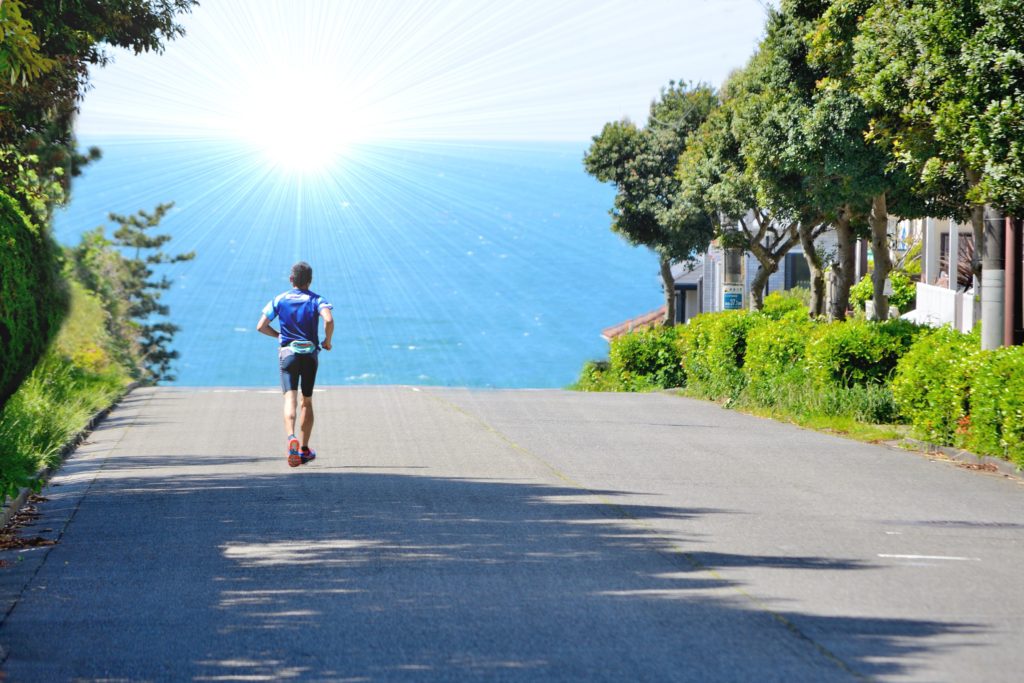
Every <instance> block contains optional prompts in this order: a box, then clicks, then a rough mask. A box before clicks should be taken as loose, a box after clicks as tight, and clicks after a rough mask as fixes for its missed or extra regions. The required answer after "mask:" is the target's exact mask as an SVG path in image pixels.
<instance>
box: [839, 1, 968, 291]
mask: <svg viewBox="0 0 1024 683" xmlns="http://www.w3.org/2000/svg"><path fill="white" fill-rule="evenodd" d="M977 5H978V3H977V2H975V1H974V0H970V1H962V0H955V1H952V2H951V1H948V0H941V1H939V2H935V1H932V2H916V1H911V0H880V1H876V2H874V3H872V4H871V5H870V6H869V7H867V8H866V11H865V12H864V19H863V21H861V22H860V24H859V26H858V33H857V35H856V36H855V37H854V39H853V41H852V44H853V46H854V52H853V62H852V66H851V73H852V76H853V82H854V84H855V87H856V88H857V93H858V95H859V96H860V97H861V99H862V100H864V102H865V103H866V104H867V105H868V106H869V107H871V108H872V109H873V110H874V111H875V112H876V115H875V117H874V120H873V122H872V124H871V128H870V132H869V137H870V138H871V139H872V140H873V141H874V142H876V143H877V144H878V145H879V146H880V147H881V148H883V149H885V150H886V151H887V153H889V154H890V155H891V158H892V159H893V161H894V163H896V164H899V165H901V166H903V167H904V168H905V169H906V170H907V171H908V172H909V173H910V174H911V175H912V177H913V178H914V179H915V182H916V183H917V189H918V191H919V192H921V193H923V194H925V195H927V197H928V213H929V214H930V215H933V216H936V217H946V218H951V219H954V220H957V221H970V223H971V227H972V231H973V234H974V240H975V244H976V245H978V246H979V247H980V245H981V244H982V243H983V240H984V201H983V200H982V198H981V192H980V188H979V186H980V184H981V182H982V178H983V176H984V163H983V162H982V161H980V160H979V159H972V156H971V154H970V152H969V144H968V139H969V138H970V137H971V128H972V125H973V122H972V117H971V116H970V115H969V111H970V109H971V103H970V100H971V98H972V95H971V90H972V86H971V84H970V81H971V78H970V74H969V71H970V69H971V66H970V65H969V64H968V63H966V61H965V60H964V59H963V55H962V52H963V46H964V45H965V44H966V43H967V42H968V41H969V40H970V38H971V35H972V34H973V33H974V32H976V30H977V28H978V26H979V23H980V21H981V14H980V12H978V8H977ZM981 251H982V250H981V249H980V248H979V249H976V250H975V251H974V257H973V258H972V269H973V271H974V275H975V278H976V280H977V282H978V285H979V286H980V282H981ZM976 293H979V294H980V292H976Z"/></svg>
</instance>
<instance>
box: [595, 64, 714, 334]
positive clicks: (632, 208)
mask: <svg viewBox="0 0 1024 683" xmlns="http://www.w3.org/2000/svg"><path fill="white" fill-rule="evenodd" d="M716 101H717V96H716V94H715V92H714V90H713V89H712V88H711V87H710V86H707V85H704V84H697V85H691V84H687V83H683V82H679V83H676V82H674V81H673V82H670V83H669V87H668V88H665V89H663V90H662V91H661V97H660V98H659V99H658V100H655V101H654V102H652V103H651V109H650V115H649V117H648V120H647V126H646V127H644V128H638V127H637V126H636V125H635V124H633V123H632V122H630V121H628V120H622V121H616V122H612V123H607V124H605V126H604V128H603V129H602V131H601V133H600V134H599V135H596V136H594V138H593V142H592V143H591V145H590V148H589V149H588V150H587V152H586V154H585V155H584V158H583V164H584V168H585V169H586V171H587V173H589V174H590V175H592V176H594V177H595V178H597V179H598V180H600V181H602V182H610V183H613V184H614V185H615V187H616V190H617V193H616V195H615V200H614V204H613V208H612V209H611V211H609V213H610V215H611V217H612V230H613V231H615V232H617V233H619V234H620V235H622V236H623V237H624V238H625V239H626V240H628V241H629V242H630V243H631V244H635V245H643V246H646V247H649V248H650V249H652V250H654V251H655V252H656V253H657V254H658V257H659V262H660V271H661V277H662V282H663V287H664V291H665V307H666V314H665V323H666V324H667V325H672V324H674V322H675V282H674V280H673V278H672V268H671V264H672V262H673V261H689V260H691V259H693V257H694V255H695V254H696V253H697V252H699V251H702V250H703V249H705V248H706V247H707V245H708V243H709V242H710V241H711V236H712V231H713V226H712V224H711V221H710V220H709V219H708V217H707V215H706V214H705V213H703V212H701V211H699V210H697V209H696V207H695V206H694V205H693V204H691V203H688V202H685V201H680V199H679V181H678V179H677V178H676V174H675V169H676V165H677V163H678V160H679V155H680V153H682V151H683V149H684V148H685V146H686V141H687V139H688V138H689V136H690V135H691V134H692V133H693V131H695V130H696V129H697V128H698V126H700V124H701V123H702V122H703V121H704V119H705V118H706V117H707V115H708V113H709V112H710V111H711V109H712V108H713V107H714V105H715V102H716Z"/></svg>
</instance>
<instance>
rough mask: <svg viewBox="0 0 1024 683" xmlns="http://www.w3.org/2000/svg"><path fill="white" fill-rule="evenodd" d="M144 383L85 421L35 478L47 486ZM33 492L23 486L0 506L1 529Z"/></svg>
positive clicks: (126, 390) (135, 386)
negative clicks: (125, 399) (111, 413)
mask: <svg viewBox="0 0 1024 683" xmlns="http://www.w3.org/2000/svg"><path fill="white" fill-rule="evenodd" d="M142 385H143V383H142V382H132V383H131V384H129V385H128V386H127V387H125V389H124V391H123V392H121V394H120V395H119V396H118V397H117V398H115V399H114V401H113V402H112V403H111V404H110V405H109V406H107V407H106V408H103V409H102V410H99V411H97V412H96V413H94V414H93V416H92V417H90V418H89V421H88V422H86V423H85V426H84V427H83V428H82V429H81V430H80V431H79V432H78V433H77V434H75V435H74V436H72V437H71V438H70V439H69V440H68V442H67V443H65V444H64V447H63V448H61V449H60V454H59V455H58V456H57V462H56V463H54V464H53V465H50V466H49V467H44V468H43V469H41V470H39V471H38V472H36V477H35V478H36V479H37V480H39V481H41V482H42V483H43V485H44V486H45V485H46V482H48V481H49V480H50V477H52V476H53V475H54V474H56V473H57V471H58V470H59V469H60V467H61V465H63V464H64V460H65V459H66V458H67V457H68V456H69V455H71V454H72V453H74V452H75V449H77V448H78V447H79V446H80V445H82V442H83V441H85V440H86V438H88V436H89V435H90V434H91V433H92V431H93V430H94V429H96V426H97V425H98V424H99V423H100V422H101V421H102V420H103V418H105V417H106V416H107V415H109V414H110V411H111V410H113V409H114V408H116V407H117V404H118V403H120V402H121V401H123V400H124V398H125V397H126V396H127V395H128V394H130V393H132V392H133V391H135V390H136V389H138V388H139V387H140V386H142ZM31 493H32V489H31V488H30V487H28V486H25V487H22V489H21V490H20V491H18V495H16V496H15V497H14V498H11V499H10V500H8V501H7V502H5V503H4V504H3V506H2V507H0V529H2V528H4V527H6V526H7V524H8V523H9V522H10V521H11V518H12V517H14V515H16V514H17V513H18V511H19V510H21V506H23V505H24V504H25V501H26V500H28V497H29V495H30V494H31Z"/></svg>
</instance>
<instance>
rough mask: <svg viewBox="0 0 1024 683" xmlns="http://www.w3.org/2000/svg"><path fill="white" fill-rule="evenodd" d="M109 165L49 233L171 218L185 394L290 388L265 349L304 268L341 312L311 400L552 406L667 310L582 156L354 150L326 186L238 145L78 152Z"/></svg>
mask: <svg viewBox="0 0 1024 683" xmlns="http://www.w3.org/2000/svg"><path fill="white" fill-rule="evenodd" d="M80 142H81V144H82V145H83V146H88V145H97V146H99V147H100V148H101V149H102V150H103V154H104V156H103V159H102V160H100V161H98V162H95V163H94V164H92V165H90V166H88V167H87V168H86V169H85V172H84V173H83V175H82V176H80V177H79V178H77V179H76V180H75V184H74V187H73V194H72V199H71V202H70V204H69V205H68V207H67V208H65V209H63V210H61V211H60V212H59V214H58V215H57V216H56V220H55V234H56V236H57V239H58V240H59V241H61V242H62V243H65V244H74V243H76V242H77V241H78V239H79V236H80V235H81V234H82V233H83V232H85V231H87V230H90V229H92V228H95V227H97V226H99V225H106V226H107V233H108V235H109V234H110V233H112V232H113V225H112V224H111V223H110V221H109V220H108V219H107V214H108V212H112V211H113V212H117V213H121V214H130V213H134V212H135V211H138V210H139V209H145V210H152V209H153V208H154V207H155V206H156V204H158V203H160V202H168V201H174V202H175V207H174V209H173V210H172V211H171V213H169V214H168V215H167V216H166V217H165V219H164V221H163V222H162V223H161V225H160V228H159V231H160V232H166V233H168V234H170V235H172V236H173V239H172V240H171V241H170V242H169V243H168V244H167V246H166V247H165V250H166V251H168V252H170V253H178V252H187V251H192V250H194V251H195V252H196V253H197V256H196V258H195V260H193V261H187V262H182V263H178V264H174V265H171V266H166V267H162V268H161V270H160V271H159V272H160V274H161V275H166V276H167V277H169V278H171V279H172V280H173V286H172V287H171V289H169V290H167V291H166V292H165V293H164V296H163V299H162V301H163V303H166V304H168V305H169V306H170V319H171V320H172V321H173V322H175V323H176V324H178V325H180V326H181V331H180V332H179V333H178V334H177V336H176V337H175V339H174V343H173V348H175V349H176V350H177V351H178V352H179V353H180V354H181V357H180V358H179V359H178V361H177V362H176V364H175V373H176V376H177V379H176V381H175V384H177V385H182V386H231V387H262V386H265V387H268V388H272V387H274V386H276V385H277V382H278V373H277V369H276V364H277V356H276V345H275V342H274V340H272V339H270V338H268V337H265V336H263V335H260V334H258V333H256V332H255V326H256V322H257V320H258V319H259V316H260V311H261V309H262V308H263V306H264V305H265V304H266V303H267V301H269V300H270V299H271V298H272V297H273V296H274V295H276V294H278V293H279V292H282V291H284V290H286V289H288V288H289V284H288V273H289V269H290V267H291V264H292V263H293V262H295V261H297V260H300V259H301V260H306V261H308V262H309V263H310V264H312V266H313V271H314V275H313V285H312V287H311V289H312V290H313V291H315V292H317V293H319V294H321V295H322V296H324V297H325V298H327V299H328V300H329V301H330V302H331V303H332V304H333V305H334V316H335V320H336V328H335V329H336V331H335V337H334V349H333V350H332V351H330V352H322V353H321V356H320V361H321V362H320V370H319V374H318V377H317V383H318V385H320V386H326V385H348V384H411V385H447V386H468V387H503V388H504V387H508V388H512V387H514V388H526V387H536V388H547V387H563V386H565V385H567V384H569V383H571V382H572V381H573V380H574V379H575V378H576V377H577V376H578V374H579V371H580V369H581V367H582V365H583V363H584V362H585V361H586V360H588V359H595V358H604V357H606V356H607V343H606V342H605V341H604V340H603V339H602V338H601V337H600V332H601V329H602V328H605V327H608V326H611V325H613V324H615V323H618V322H621V321H623V320H625V319H627V318H630V317H633V316H636V315H639V314H641V313H644V312H646V311H650V310H652V309H654V308H657V307H658V306H659V305H660V304H661V301H662V298H661V291H660V280H659V277H658V267H657V259H656V257H655V256H654V255H653V254H652V253H651V252H650V251H649V250H647V249H643V248H635V247H631V246H629V245H628V244H626V243H625V242H624V241H623V240H622V239H621V238H620V237H619V236H617V235H615V234H614V233H612V232H611V230H610V229H609V222H610V219H609V216H608V209H609V208H610V207H611V204H612V199H613V197H614V190H613V188H611V187H609V186H605V185H602V184H600V183H598V182H597V181H596V180H594V179H593V178H591V177H589V176H587V175H586V174H585V173H584V171H583V168H582V163H581V159H582V156H583V152H584V150H585V147H586V146H585V144H583V143H579V144H576V143H498V142H444V143H428V142H420V143H416V142H408V143H401V144H399V143H394V144H388V145H384V144H378V145H358V146H353V147H352V148H350V149H349V150H348V151H347V152H346V153H345V154H344V155H342V156H341V157H340V158H339V159H338V160H337V161H336V162H335V163H334V164H333V165H332V166H331V167H329V168H328V169H325V170H323V171H321V172H316V173H313V172H309V173H298V172H295V171H288V170H283V169H281V168H280V167H274V166H272V165H270V164H269V163H268V162H267V161H265V157H264V155H263V154H262V153H261V152H260V151H259V150H255V149H252V148H250V147H247V146H245V145H243V144H241V143H232V142H222V141H211V140H171V141H167V140H162V141H152V140H142V139H125V138H114V139H108V140H94V139H83V140H81V141H80Z"/></svg>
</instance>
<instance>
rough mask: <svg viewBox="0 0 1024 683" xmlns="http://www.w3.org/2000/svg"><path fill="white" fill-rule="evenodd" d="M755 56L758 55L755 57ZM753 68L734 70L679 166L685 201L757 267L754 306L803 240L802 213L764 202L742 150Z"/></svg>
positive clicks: (753, 84)
mask: <svg viewBox="0 0 1024 683" xmlns="http://www.w3.org/2000/svg"><path fill="white" fill-rule="evenodd" d="M755 59H756V58H755ZM752 64H754V65H755V66H754V68H751V67H750V65H748V69H749V71H748V70H743V71H739V72H736V73H734V74H733V75H732V76H731V77H730V78H729V80H728V81H727V82H726V83H725V85H724V86H723V88H722V95H721V97H722V104H721V106H719V107H718V108H716V109H715V110H714V111H713V112H712V113H711V114H710V115H709V116H708V118H707V120H706V121H705V122H704V124H703V125H702V126H701V127H700V129H699V130H698V131H697V132H696V133H695V134H694V135H692V136H691V138H690V141H689V143H688V144H687V146H686V150H685V151H684V152H683V154H682V156H681V157H680V159H679V165H678V167H677V169H676V172H677V178H678V179H679V181H680V201H682V202H684V203H686V204H690V205H693V206H695V207H698V208H699V210H701V211H703V212H704V213H705V215H707V216H708V218H709V220H710V221H712V223H713V225H714V226H715V228H716V232H717V234H718V236H719V237H720V238H721V239H722V241H723V246H726V247H743V248H744V249H745V250H747V251H749V252H750V253H752V254H753V255H754V258H756V259H757V261H758V269H757V272H756V273H755V274H754V278H753V280H752V281H751V284H750V298H751V306H752V307H753V308H755V309H758V310H760V309H761V307H762V305H763V302H764V290H765V286H766V285H767V284H768V278H769V277H771V275H772V273H774V272H775V271H777V270H778V268H779V264H780V263H781V261H782V258H783V257H784V256H785V255H786V254H787V253H788V252H789V251H790V249H792V248H793V247H794V246H796V245H797V244H798V243H799V242H800V233H799V223H800V221H799V219H798V218H796V217H794V216H793V215H790V214H789V213H788V212H786V211H778V212H776V211H774V210H773V207H770V206H767V205H765V204H764V203H762V201H761V200H762V199H763V195H762V193H761V192H760V188H759V179H758V177H757V173H756V171H755V170H754V169H753V167H752V165H751V164H750V163H748V160H747V159H746V158H745V157H744V154H743V151H744V150H743V142H742V140H741V137H740V134H738V128H740V126H739V123H738V120H739V119H740V117H741V116H742V113H741V112H742V110H743V108H744V107H746V106H748V105H749V103H750V101H751V95H752V93H754V92H756V90H755V89H756V87H757V83H758V81H757V78H758V77H759V73H758V69H757V67H756V63H755V62H754V61H753V60H752Z"/></svg>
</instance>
